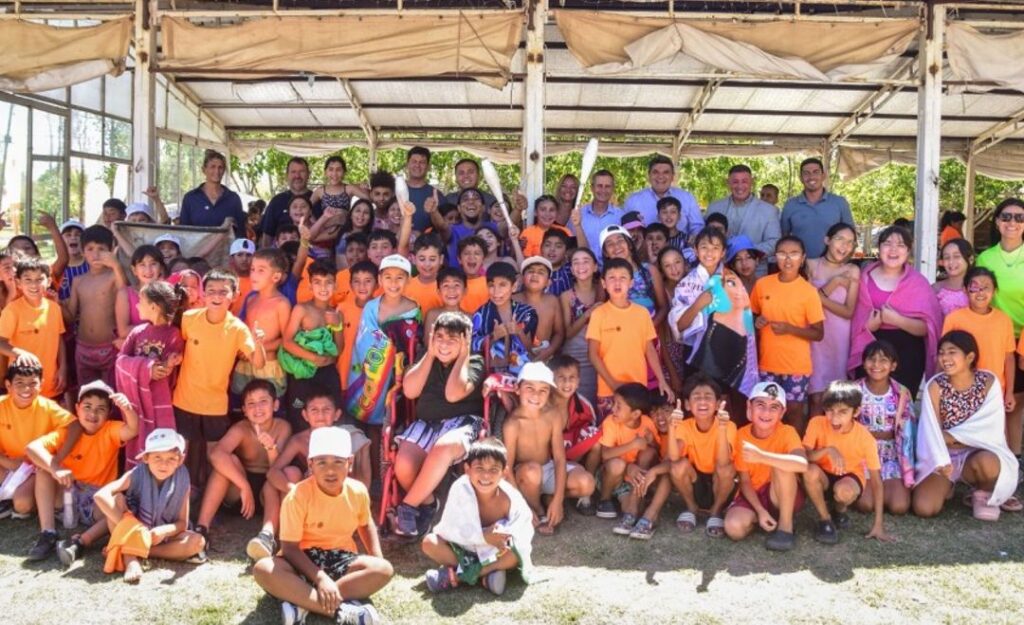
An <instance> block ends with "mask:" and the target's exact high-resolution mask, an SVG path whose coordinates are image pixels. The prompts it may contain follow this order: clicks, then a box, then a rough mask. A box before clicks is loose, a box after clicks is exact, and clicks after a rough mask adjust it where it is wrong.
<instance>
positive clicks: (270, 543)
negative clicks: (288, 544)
mask: <svg viewBox="0 0 1024 625" xmlns="http://www.w3.org/2000/svg"><path fill="white" fill-rule="evenodd" d="M276 551H277V543H276V542H275V541H274V535H273V534H271V533H270V532H268V531H266V530H264V531H262V532H260V533H259V534H256V536H254V537H253V538H252V539H251V540H250V541H249V543H248V544H247V545H246V546H245V554H246V555H247V556H249V557H250V558H251V559H252V561H253V562H258V561H260V560H262V559H263V558H269V557H271V556H272V555H274V552H276Z"/></svg>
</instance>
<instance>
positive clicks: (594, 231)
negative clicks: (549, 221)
mask: <svg viewBox="0 0 1024 625" xmlns="http://www.w3.org/2000/svg"><path fill="white" fill-rule="evenodd" d="M625 214H626V213H625V211H623V210H622V209H621V208H619V207H618V206H615V205H612V204H609V205H608V210H606V211H605V212H604V214H603V215H598V214H597V213H595V212H594V206H593V204H586V205H584V206H583V208H581V209H580V219H581V221H582V224H581V226H582V227H583V234H585V235H587V244H588V245H590V249H591V250H593V251H594V255H596V256H597V260H598V263H600V261H601V231H602V230H604V229H605V228H607V227H608V226H610V225H612V224H615V225H616V226H620V225H622V216H623V215H625ZM569 230H570V231H572V233H573V234H574V235H575V234H576V231H575V230H574V229H573V226H572V224H569Z"/></svg>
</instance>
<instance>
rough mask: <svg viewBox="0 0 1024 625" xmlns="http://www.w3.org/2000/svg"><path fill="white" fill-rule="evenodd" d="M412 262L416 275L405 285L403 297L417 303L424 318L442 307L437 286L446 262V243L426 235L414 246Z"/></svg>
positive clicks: (437, 237)
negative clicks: (438, 276) (442, 264)
mask: <svg viewBox="0 0 1024 625" xmlns="http://www.w3.org/2000/svg"><path fill="white" fill-rule="evenodd" d="M412 252H413V257H412V262H413V264H414V265H415V266H416V275H415V276H413V277H411V278H409V281H408V282H407V283H406V284H405V290H404V291H403V292H402V294H403V295H405V296H406V297H408V298H409V299H411V300H412V301H414V302H416V304H417V305H418V306H419V307H420V313H422V314H423V315H424V316H426V315H427V313H429V312H430V311H431V310H434V309H435V308H440V307H441V292H440V291H439V290H438V285H437V272H438V271H439V270H440V269H441V263H442V262H443V260H444V243H443V242H442V241H441V237H440V236H438V235H436V234H426V235H423V236H421V237H419V238H418V239H416V243H414V244H413V246H412Z"/></svg>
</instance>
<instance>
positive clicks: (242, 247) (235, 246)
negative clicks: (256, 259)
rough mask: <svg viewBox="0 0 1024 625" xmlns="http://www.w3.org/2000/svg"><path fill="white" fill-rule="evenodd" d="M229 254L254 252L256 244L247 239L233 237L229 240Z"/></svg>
mask: <svg viewBox="0 0 1024 625" xmlns="http://www.w3.org/2000/svg"><path fill="white" fill-rule="evenodd" d="M229 253H230V255H231V256H234V255H235V254H255V253H256V244H255V243H253V242H252V241H250V240H249V239H235V240H234V241H232V242H231V250H230V252H229Z"/></svg>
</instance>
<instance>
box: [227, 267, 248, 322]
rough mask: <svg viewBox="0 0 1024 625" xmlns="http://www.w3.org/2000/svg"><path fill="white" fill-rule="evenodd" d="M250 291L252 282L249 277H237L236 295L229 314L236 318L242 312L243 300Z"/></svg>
mask: <svg viewBox="0 0 1024 625" xmlns="http://www.w3.org/2000/svg"><path fill="white" fill-rule="evenodd" d="M250 291H252V281H251V280H250V279H249V276H238V295H236V296H235V301H234V302H233V303H232V304H231V314H232V315H234V316H236V317H237V316H238V315H239V314H241V312H242V307H243V306H245V298H246V297H247V296H248V295H249V292H250Z"/></svg>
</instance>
